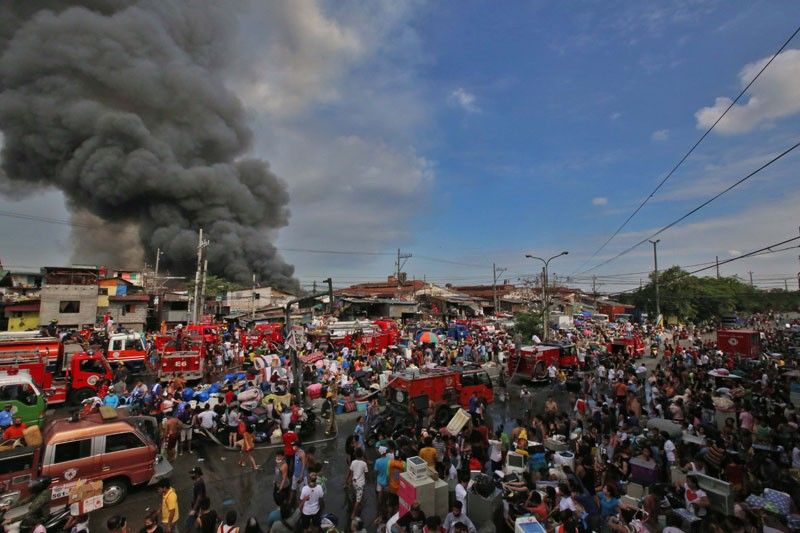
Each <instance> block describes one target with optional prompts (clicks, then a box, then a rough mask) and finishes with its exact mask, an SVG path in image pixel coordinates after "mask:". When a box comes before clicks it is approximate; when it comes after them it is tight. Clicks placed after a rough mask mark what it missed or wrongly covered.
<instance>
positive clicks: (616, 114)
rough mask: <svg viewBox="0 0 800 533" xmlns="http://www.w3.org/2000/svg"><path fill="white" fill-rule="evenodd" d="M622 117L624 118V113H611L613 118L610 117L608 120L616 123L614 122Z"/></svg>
mask: <svg viewBox="0 0 800 533" xmlns="http://www.w3.org/2000/svg"><path fill="white" fill-rule="evenodd" d="M621 116H622V113H620V112H619V111H615V112H613V113H611V116H610V117H608V118H610V119H611V120H612V121H614V120H617V119H618V118H619V117H621Z"/></svg>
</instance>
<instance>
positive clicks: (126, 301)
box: [108, 294, 150, 331]
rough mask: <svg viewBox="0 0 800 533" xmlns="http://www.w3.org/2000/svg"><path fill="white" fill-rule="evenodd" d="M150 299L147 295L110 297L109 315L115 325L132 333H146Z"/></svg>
mask: <svg viewBox="0 0 800 533" xmlns="http://www.w3.org/2000/svg"><path fill="white" fill-rule="evenodd" d="M149 302H150V297H149V296H148V295H146V294H126V295H125V296H109V297H108V314H109V316H110V317H111V318H112V319H114V323H115V324H118V325H121V326H122V327H124V328H125V329H129V330H131V331H144V330H145V325H146V324H147V307H148V305H147V304H148V303H149Z"/></svg>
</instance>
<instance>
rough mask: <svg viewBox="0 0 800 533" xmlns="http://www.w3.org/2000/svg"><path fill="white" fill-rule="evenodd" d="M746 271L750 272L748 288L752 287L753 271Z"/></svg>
mask: <svg viewBox="0 0 800 533" xmlns="http://www.w3.org/2000/svg"><path fill="white" fill-rule="evenodd" d="M747 273H748V274H750V288H753V271H752V270H748V271H747Z"/></svg>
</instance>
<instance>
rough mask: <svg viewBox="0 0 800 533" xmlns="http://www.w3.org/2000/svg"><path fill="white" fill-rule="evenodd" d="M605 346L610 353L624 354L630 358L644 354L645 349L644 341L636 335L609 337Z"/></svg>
mask: <svg viewBox="0 0 800 533" xmlns="http://www.w3.org/2000/svg"><path fill="white" fill-rule="evenodd" d="M607 348H608V353H610V354H615V355H616V354H625V355H627V356H628V357H632V358H636V357H642V356H644V351H645V346H644V342H642V339H641V337H639V336H638V335H634V336H632V337H617V338H615V339H611V342H609V343H608V345H607Z"/></svg>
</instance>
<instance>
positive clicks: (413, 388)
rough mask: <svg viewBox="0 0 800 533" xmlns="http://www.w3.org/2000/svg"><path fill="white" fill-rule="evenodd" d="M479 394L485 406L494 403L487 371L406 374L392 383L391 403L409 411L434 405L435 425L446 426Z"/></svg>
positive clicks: (421, 370)
mask: <svg viewBox="0 0 800 533" xmlns="http://www.w3.org/2000/svg"><path fill="white" fill-rule="evenodd" d="M473 393H478V397H479V398H483V399H484V400H485V401H486V403H492V401H493V400H494V389H493V387H492V380H491V378H490V377H489V374H487V373H486V371H485V370H483V369H480V368H468V369H465V370H456V369H452V368H433V369H428V368H425V369H416V370H407V371H406V372H404V373H403V374H400V375H399V376H397V377H394V378H393V379H392V380H391V381H390V382H389V400H390V401H391V403H392V404H393V405H394V406H396V407H398V408H400V409H404V410H406V411H408V410H410V409H414V410H416V411H417V412H420V411H427V409H428V407H429V406H430V404H431V403H433V409H434V412H435V413H436V421H437V422H439V423H442V422H443V424H442V425H444V424H446V423H447V421H448V420H449V419H450V417H451V416H452V413H453V411H454V410H455V409H457V408H458V407H464V408H468V407H469V399H470V398H471V397H472V394H473Z"/></svg>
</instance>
